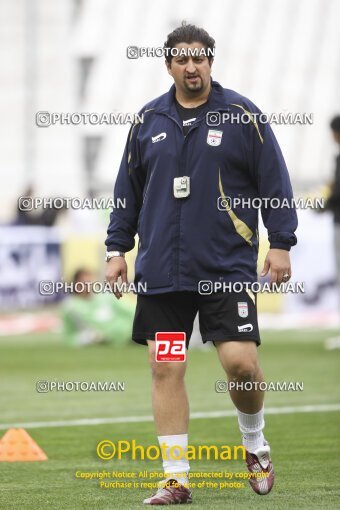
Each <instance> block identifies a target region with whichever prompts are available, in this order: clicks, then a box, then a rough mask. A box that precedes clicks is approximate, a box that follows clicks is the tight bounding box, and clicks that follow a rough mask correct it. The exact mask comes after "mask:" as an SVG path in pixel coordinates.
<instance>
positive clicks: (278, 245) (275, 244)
mask: <svg viewBox="0 0 340 510" xmlns="http://www.w3.org/2000/svg"><path fill="white" fill-rule="evenodd" d="M270 249H271V250H272V249H276V250H286V251H290V249H291V245H290V244H287V243H279V242H275V241H274V242H273V243H270Z"/></svg>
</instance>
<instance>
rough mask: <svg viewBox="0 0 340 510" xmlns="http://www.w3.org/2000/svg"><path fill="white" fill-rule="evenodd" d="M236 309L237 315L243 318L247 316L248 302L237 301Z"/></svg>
mask: <svg viewBox="0 0 340 510" xmlns="http://www.w3.org/2000/svg"><path fill="white" fill-rule="evenodd" d="M237 309H238V315H239V317H242V318H243V319H244V318H245V317H248V303H246V302H245V301H240V302H239V303H237Z"/></svg>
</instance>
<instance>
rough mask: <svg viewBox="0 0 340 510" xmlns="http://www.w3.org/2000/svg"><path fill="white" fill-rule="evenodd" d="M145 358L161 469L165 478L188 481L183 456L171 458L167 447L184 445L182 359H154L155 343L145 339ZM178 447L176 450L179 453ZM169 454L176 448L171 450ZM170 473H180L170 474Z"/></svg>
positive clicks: (186, 423)
mask: <svg viewBox="0 0 340 510" xmlns="http://www.w3.org/2000/svg"><path fill="white" fill-rule="evenodd" d="M148 346H149V361H150V367H151V373H152V408H153V415H154V420H155V427H156V431H157V435H158V441H159V444H160V445H162V444H164V443H165V444H166V445H167V449H166V458H163V468H164V472H165V473H166V475H167V478H175V479H176V480H178V481H179V482H180V483H181V484H183V485H186V484H187V483H188V471H189V462H188V461H187V460H186V459H185V458H180V459H179V460H175V459H172V458H171V456H170V453H169V452H170V448H171V447H174V446H180V447H181V449H182V451H183V453H185V452H186V450H187V447H188V426H189V402H188V396H187V392H186V388H185V383H184V376H185V371H186V362H183V363H177V362H168V363H166V362H163V363H157V362H156V361H155V342H154V341H152V340H148ZM179 451H180V450H178V452H179ZM173 452H174V453H173V454H172V455H173V456H176V455H177V450H173ZM171 474H180V475H179V476H171Z"/></svg>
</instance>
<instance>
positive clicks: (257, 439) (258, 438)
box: [237, 407, 264, 453]
mask: <svg viewBox="0 0 340 510" xmlns="http://www.w3.org/2000/svg"><path fill="white" fill-rule="evenodd" d="M237 417H238V424H239V427H240V431H241V432H242V443H243V446H244V447H245V448H246V450H248V452H250V453H254V451H255V450H256V449H257V448H260V447H261V446H263V445H264V436H263V432H262V430H263V429H264V408H263V407H262V409H261V410H260V411H259V412H258V413H255V414H246V413H242V412H241V411H239V410H238V409H237Z"/></svg>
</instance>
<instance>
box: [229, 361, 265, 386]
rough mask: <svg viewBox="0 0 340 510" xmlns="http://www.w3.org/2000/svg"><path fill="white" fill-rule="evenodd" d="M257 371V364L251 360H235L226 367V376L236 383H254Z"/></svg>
mask: <svg viewBox="0 0 340 510" xmlns="http://www.w3.org/2000/svg"><path fill="white" fill-rule="evenodd" d="M257 370H258V364H257V361H256V360H253V359H248V360H244V359H235V360H234V361H233V362H232V363H230V365H229V367H228V375H229V377H230V378H231V379H236V380H237V381H245V382H246V381H250V382H252V381H254V380H255V378H256V373H257Z"/></svg>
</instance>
